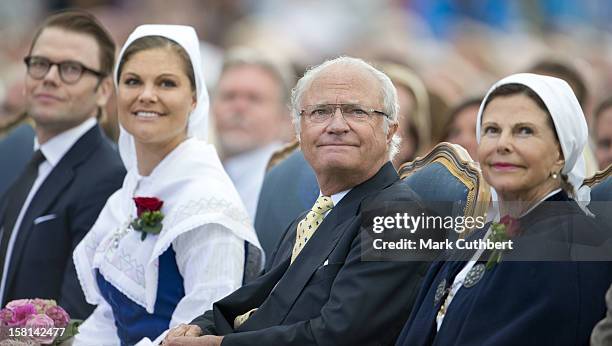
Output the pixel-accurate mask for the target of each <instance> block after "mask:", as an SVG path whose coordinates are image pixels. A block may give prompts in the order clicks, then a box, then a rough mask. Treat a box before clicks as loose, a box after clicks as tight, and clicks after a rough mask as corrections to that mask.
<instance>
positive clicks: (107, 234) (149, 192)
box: [74, 25, 261, 345]
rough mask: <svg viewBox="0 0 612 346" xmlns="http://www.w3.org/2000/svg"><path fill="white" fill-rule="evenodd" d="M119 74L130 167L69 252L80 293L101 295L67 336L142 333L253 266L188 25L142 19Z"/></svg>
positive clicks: (112, 338)
mask: <svg viewBox="0 0 612 346" xmlns="http://www.w3.org/2000/svg"><path fill="white" fill-rule="evenodd" d="M115 84H116V87H117V106H118V113H119V121H120V124H121V134H120V138H119V151H120V154H121V158H122V160H123V162H124V164H125V166H126V168H127V170H128V173H127V176H126V178H125V181H124V183H123V186H122V188H121V189H120V190H118V191H117V192H115V193H114V194H113V195H112V196H111V197H110V198H109V199H108V201H107V203H106V206H105V207H104V209H103V210H102V212H101V213H100V216H99V217H98V220H97V221H96V223H95V224H94V226H93V228H92V229H91V231H90V232H89V233H88V235H87V236H86V237H85V238H84V239H83V241H82V242H81V243H80V244H79V246H78V247H77V248H76V250H75V252H74V262H75V266H76V270H77V273H78V276H79V280H80V283H81V286H82V288H83V291H84V292H85V297H86V299H87V301H88V302H89V303H90V304H94V305H97V308H96V309H95V311H94V312H93V314H92V315H91V316H90V317H89V318H88V319H87V320H86V321H85V322H84V323H83V324H82V325H81V327H80V333H79V334H78V335H77V337H76V338H75V345H120V344H121V345H133V344H137V343H139V342H140V343H141V344H147V343H148V342H149V339H151V340H154V339H156V338H158V337H160V335H162V333H163V332H164V331H165V330H167V329H168V328H169V327H173V326H176V325H177V324H179V323H186V322H189V321H191V320H192V319H193V318H194V317H196V316H198V315H199V314H201V312H202V311H205V310H207V309H211V308H212V304H213V302H215V301H216V300H218V299H220V298H222V297H224V296H225V295H227V294H228V293H230V292H232V291H234V290H235V289H237V288H238V287H240V286H241V284H242V281H243V278H244V277H245V276H248V275H249V274H251V273H254V272H258V271H259V269H260V268H261V263H259V262H261V261H257V260H256V261H253V259H254V258H255V259H261V255H260V254H261V253H260V246H259V243H258V241H257V237H256V235H255V232H254V230H253V228H252V227H251V223H250V220H249V218H248V216H247V214H246V211H245V209H244V206H243V204H242V202H241V201H240V199H239V197H238V194H237V192H236V190H235V188H234V186H233V185H232V183H231V181H230V180H229V178H228V176H227V175H226V173H225V171H224V170H223V168H222V166H221V163H220V161H219V158H218V156H217V153H216V151H215V149H214V148H213V146H212V145H210V144H208V143H206V134H207V132H208V128H207V123H208V105H209V100H208V94H207V91H206V87H205V85H204V77H203V75H202V66H201V61H200V52H199V41H198V38H197V36H196V33H195V30H194V29H193V28H191V27H188V26H178V25H143V26H140V27H138V28H137V29H136V30H135V31H134V32H133V33H132V34H131V35H130V37H129V38H128V40H127V42H126V43H125V45H124V46H123V48H122V50H121V53H120V55H119V59H118V63H117V66H116V69H115ZM245 244H247V245H249V246H245ZM249 249H250V251H249ZM247 252H248V255H249V261H247V262H248V264H247V265H245V261H246V260H245V258H246V255H247Z"/></svg>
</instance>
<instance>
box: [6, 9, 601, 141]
mask: <svg viewBox="0 0 612 346" xmlns="http://www.w3.org/2000/svg"><path fill="white" fill-rule="evenodd" d="M65 8H82V9H86V10H88V11H90V12H92V13H94V14H95V15H96V16H97V17H98V18H99V19H100V20H101V21H102V23H103V24H104V25H105V26H106V27H107V28H108V29H109V30H110V32H111V34H112V35H113V37H114V38H115V40H116V42H117V45H118V46H121V44H122V43H123V42H124V41H125V39H126V37H127V35H128V34H129V33H130V32H131V31H132V30H133V29H134V28H135V27H136V26H137V25H140V24H145V23H175V24H188V25H192V26H194V27H195V28H196V30H197V32H198V35H199V37H200V38H201V40H202V54H203V56H204V57H205V61H204V68H205V69H206V71H205V73H206V76H207V79H208V80H207V82H208V87H209V90H210V91H211V92H213V91H214V87H215V85H214V84H215V81H216V80H217V78H218V76H219V73H220V69H221V64H222V58H223V54H224V52H225V51H227V50H228V49H230V48H232V47H236V46H247V47H253V48H255V49H257V50H258V51H260V52H262V54H266V55H268V56H270V57H271V58H273V59H277V60H279V61H284V62H288V63H289V64H290V66H291V67H292V69H293V72H294V73H295V77H299V76H300V75H301V74H302V73H303V71H304V69H305V68H306V67H308V66H310V65H312V64H317V63H320V62H322V61H323V60H324V59H325V58H328V57H332V56H337V55H353V56H358V57H362V58H365V59H367V60H370V61H386V62H395V63H400V64H402V65H405V66H408V67H410V68H411V69H412V70H413V71H415V72H416V73H417V75H419V76H420V77H421V78H422V80H423V81H424V83H425V85H426V88H427V92H428V94H429V96H430V103H431V104H430V109H431V112H432V118H435V117H436V114H440V115H439V117H444V115H443V114H446V113H447V111H448V108H449V107H451V106H452V105H454V104H456V103H457V102H459V101H461V100H463V99H465V98H466V97H469V96H473V95H482V94H483V93H484V92H485V91H486V89H487V88H488V87H489V86H490V84H491V83H492V82H494V81H495V80H497V79H499V78H500V77H502V76H504V75H507V74H510V73H513V72H518V71H522V70H526V69H529V68H530V67H532V66H533V65H534V64H536V63H537V62H538V61H540V60H542V59H547V60H555V61H561V62H563V63H564V64H568V65H569V66H571V67H572V68H574V69H575V70H576V71H578V73H579V74H580V75H581V76H582V78H583V79H584V80H585V82H586V84H587V90H588V95H587V98H586V101H585V103H584V109H585V113H586V114H587V119H589V117H590V114H591V112H592V110H593V107H594V105H595V104H596V103H597V102H598V101H599V100H601V99H602V98H603V97H604V96H606V92H608V91H609V90H610V86H611V85H612V66H611V65H612V36H611V33H612V21H610V18H612V1H607V0H586V1H583V0H438V1H432V0H376V1H375V0H350V1H329V0H291V1H281V0H177V1H167V0H146V1H145V0H129V1H128V0H72V1H70V0H48V1H40V0H18V1H2V2H0V37H2V39H1V40H0V128H1V127H2V124H5V123H8V122H10V119H11V118H12V117H14V116H15V115H16V114H18V113H20V112H21V111H22V109H23V95H22V94H23V92H22V84H23V80H24V77H25V66H24V64H23V61H22V59H23V57H24V56H25V55H26V54H27V50H28V48H29V44H30V41H31V39H32V34H33V31H34V30H35V29H36V27H37V25H38V24H39V23H40V22H41V20H42V19H43V18H44V17H45V16H47V15H48V14H49V13H51V12H53V11H57V10H60V9H65ZM108 113H109V114H108V117H109V118H111V119H112V118H113V116H114V114H113V105H112V104H111V105H109V107H108ZM589 120H590V119H589ZM440 122H441V123H443V121H440ZM433 127H434V128H436V127H441V126H440V125H439V124H438V125H437V124H436V120H435V119H434V121H433ZM440 131H441V129H440ZM432 132H435V129H434V131H432ZM432 139H433V140H434V141H435V138H432Z"/></svg>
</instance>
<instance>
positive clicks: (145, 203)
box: [133, 197, 164, 217]
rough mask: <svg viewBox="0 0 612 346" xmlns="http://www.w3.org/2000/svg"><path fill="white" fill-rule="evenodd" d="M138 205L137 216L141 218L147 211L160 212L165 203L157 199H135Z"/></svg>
mask: <svg viewBox="0 0 612 346" xmlns="http://www.w3.org/2000/svg"><path fill="white" fill-rule="evenodd" d="M133 200H134V203H136V209H137V212H136V215H137V216H138V217H140V216H141V215H142V213H144V212H145V211H151V212H153V211H159V210H160V209H161V207H162V205H164V202H163V201H161V200H160V199H158V198H156V197H134V198H133Z"/></svg>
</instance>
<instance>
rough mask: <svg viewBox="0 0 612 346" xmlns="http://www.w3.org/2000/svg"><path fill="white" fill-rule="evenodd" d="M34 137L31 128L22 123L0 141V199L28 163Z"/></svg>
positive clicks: (32, 149) (32, 150)
mask: <svg viewBox="0 0 612 346" xmlns="http://www.w3.org/2000/svg"><path fill="white" fill-rule="evenodd" d="M34 136H35V133H34V129H33V128H32V126H30V124H28V123H23V124H21V125H19V126H18V127H16V128H14V129H13V130H12V131H11V132H9V133H8V134H7V135H6V137H4V138H2V139H1V140H0V167H2V168H0V197H1V196H2V195H3V194H4V192H6V190H7V189H8V188H9V186H11V184H12V183H13V181H15V180H16V179H17V177H19V174H20V173H21V171H22V170H23V169H25V166H26V165H27V164H28V162H29V161H30V158H31V157H32V153H33V152H34Z"/></svg>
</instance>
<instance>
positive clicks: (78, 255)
mask: <svg viewBox="0 0 612 346" xmlns="http://www.w3.org/2000/svg"><path fill="white" fill-rule="evenodd" d="M144 36H163V37H166V38H168V39H170V40H172V41H174V42H176V43H178V44H179V45H180V46H181V47H183V48H184V49H185V50H186V51H187V53H188V55H189V58H190V59H191V64H192V66H193V69H194V74H195V80H196V88H197V96H198V101H197V102H198V103H197V107H196V109H195V110H194V111H193V112H192V113H191V115H190V118H189V123H188V136H189V138H188V139H187V140H185V141H184V142H182V143H181V144H179V145H178V146H177V147H176V148H175V149H174V150H172V151H171V152H170V153H169V154H168V155H167V156H166V157H165V158H164V159H163V160H162V161H161V162H160V163H159V164H158V165H157V166H156V167H155V168H154V169H153V171H152V172H151V174H150V175H149V176H145V177H142V176H140V175H139V174H138V168H137V164H136V163H137V157H136V151H135V146H134V138H133V137H132V135H130V134H129V133H128V132H126V131H125V130H124V129H123V128H121V135H120V141H119V150H120V153H121V158H122V160H123V162H124V163H125V165H126V168H127V171H128V172H127V175H126V177H125V180H124V182H123V186H122V187H121V189H119V190H118V191H116V192H115V193H114V194H113V195H112V196H111V197H110V198H109V199H108V201H107V202H106V205H105V206H104V208H103V209H102V211H101V212H100V215H99V217H98V219H97V221H96V223H95V224H94V226H93V227H92V229H91V230H90V232H89V233H88V234H87V235H86V236H85V238H84V239H83V241H81V243H80V244H79V245H78V246H77V248H76V249H75V252H74V255H73V259H74V263H75V266H76V270H77V274H78V277H79V281H80V283H81V287H82V288H83V291H84V293H85V298H86V299H87V302H89V303H90V304H98V303H100V301H101V299H102V297H101V295H100V292H99V289H98V286H97V283H96V270H98V271H99V272H100V274H101V275H102V276H103V277H104V278H105V280H106V281H108V282H110V283H111V284H112V285H113V286H114V287H115V288H117V289H118V290H119V291H121V292H122V293H123V294H125V295H126V296H127V297H129V298H130V299H131V300H132V301H134V302H135V303H137V304H138V305H140V306H142V307H144V308H145V309H146V310H147V311H148V312H149V313H153V309H154V304H155V299H156V295H157V284H158V276H159V272H158V264H159V256H160V255H161V254H163V253H164V252H165V251H166V250H167V249H168V248H169V247H170V246H171V245H174V246H175V250H176V253H177V257H178V255H179V252H180V251H182V252H180V253H181V254H183V255H185V256H186V255H187V254H189V251H190V250H189V248H182V247H189V246H190V244H193V245H196V244H197V243H194V242H195V240H193V241H192V240H191V239H192V238H193V239H197V238H195V237H196V235H197V234H198V232H200V231H201V230H202V229H201V227H202V226H204V225H207V224H216V225H221V226H223V228H225V229H227V231H228V232H231V233H233V234H234V235H235V236H236V237H238V238H240V239H242V240H244V241H246V242H247V243H248V244H249V246H250V248H251V249H253V247H254V248H257V249H258V250H259V251H261V246H260V245H259V242H258V240H257V236H256V235H255V231H254V229H253V227H252V223H251V220H250V219H249V217H248V214H247V213H246V210H245V208H244V205H243V204H242V201H241V200H240V197H239V195H238V192H237V191H236V189H235V187H234V185H233V184H232V182H231V180H230V179H229V177H228V175H227V174H226V173H225V171H224V170H223V166H222V165H221V161H220V160H219V157H218V155H217V152H216V150H215V148H214V147H213V146H212V145H211V144H208V143H206V142H205V141H204V139H205V138H206V133H207V120H208V95H207V92H206V89H205V86H204V78H203V72H202V67H201V62H200V59H201V57H200V54H199V48H198V47H199V44H198V38H197V36H196V34H195V31H194V29H193V28H191V27H187V26H179V25H143V26H140V27H138V28H137V29H136V30H135V31H134V32H133V33H132V34H131V35H130V37H129V38H128V40H127V42H126V43H125V45H124V46H123V48H122V50H121V54H120V56H119V60H118V61H121V57H122V56H123V53H124V52H125V49H126V48H127V47H128V46H130V44H131V43H132V42H134V40H136V39H138V38H141V37H144ZM118 77H119V76H117V74H116V72H115V82H117V81H118ZM136 194H137V195H138V196H140V197H157V198H159V199H161V200H163V202H164V204H163V207H162V209H161V212H162V213H163V214H164V219H163V228H162V231H161V233H160V234H159V235H157V236H147V237H146V239H145V240H144V241H142V240H141V239H140V234H139V232H136V231H133V230H131V229H130V228H129V227H128V226H129V224H130V220H133V219H134V218H135V216H136V207H135V205H134V202H133V201H132V198H133V197H135V195H136ZM194 230H198V231H194ZM204 231H206V230H204ZM179 236H181V238H180V239H181V241H180V242H178V241H175V240H177V238H178V237H179ZM179 247H181V248H179ZM261 254H262V253H259V255H261ZM255 255H256V254H255ZM251 257H253V256H251ZM250 259H252V258H250ZM257 264H261V263H257ZM257 264H255V265H254V266H253V267H257ZM260 268H261V267H260V266H259V267H257V268H248V267H247V269H248V270H253V271H258V269H260ZM183 274H184V275H185V278H187V279H189V280H209V279H210V278H196V277H192V275H190V274H189V273H183ZM206 293H207V292H206V291H202V292H201V294H206ZM193 308H194V309H201V308H202V307H195V306H194V307H193Z"/></svg>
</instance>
